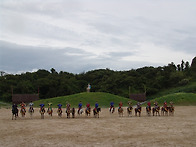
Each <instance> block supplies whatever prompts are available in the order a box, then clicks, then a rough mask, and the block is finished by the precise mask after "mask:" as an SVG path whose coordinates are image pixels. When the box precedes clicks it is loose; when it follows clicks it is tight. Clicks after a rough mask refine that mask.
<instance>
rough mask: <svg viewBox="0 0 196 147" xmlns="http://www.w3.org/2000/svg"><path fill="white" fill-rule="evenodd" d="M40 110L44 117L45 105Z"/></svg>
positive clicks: (42, 117)
mask: <svg viewBox="0 0 196 147" xmlns="http://www.w3.org/2000/svg"><path fill="white" fill-rule="evenodd" d="M39 112H40V114H41V119H44V113H45V108H44V107H42V108H40V110H39Z"/></svg>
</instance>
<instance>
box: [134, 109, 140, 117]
mask: <svg viewBox="0 0 196 147" xmlns="http://www.w3.org/2000/svg"><path fill="white" fill-rule="evenodd" d="M141 111H142V107H139V108H135V116H137V113H139V117H140V116H141Z"/></svg>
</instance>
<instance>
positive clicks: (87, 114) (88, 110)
mask: <svg viewBox="0 0 196 147" xmlns="http://www.w3.org/2000/svg"><path fill="white" fill-rule="evenodd" d="M85 113H86V116H90V114H91V108H90V107H89V108H86V110H85Z"/></svg>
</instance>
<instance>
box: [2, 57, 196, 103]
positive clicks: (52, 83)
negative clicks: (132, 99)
mask: <svg viewBox="0 0 196 147" xmlns="http://www.w3.org/2000/svg"><path fill="white" fill-rule="evenodd" d="M195 79H196V57H195V58H194V59H193V60H192V63H191V65H190V64H189V62H188V61H186V62H184V61H183V60H182V62H181V64H178V65H175V64H174V63H173V62H171V63H169V64H168V65H167V66H162V67H161V66H159V67H152V66H148V67H143V68H138V69H131V70H128V71H114V70H110V69H108V68H106V69H98V70H92V71H88V72H83V73H80V74H73V73H68V72H64V71H60V72H59V73H58V72H57V71H56V70H55V69H54V68H52V69H51V70H50V71H47V70H44V69H39V70H38V71H37V72H32V73H31V72H26V73H22V74H19V75H12V74H7V75H6V74H5V72H1V76H0V100H1V101H7V102H11V98H12V93H14V94H27V93H28V94H33V93H38V92H39V97H40V99H46V98H52V97H57V96H65V95H71V94H75V93H80V92H84V91H86V88H87V84H88V83H90V84H91V91H92V92H108V93H111V94H115V95H119V96H123V97H127V98H128V97H129V94H130V93H144V92H146V95H147V96H152V95H154V94H156V93H158V92H159V91H160V90H164V89H168V88H172V87H176V86H183V85H186V84H188V83H189V82H191V81H193V80H195Z"/></svg>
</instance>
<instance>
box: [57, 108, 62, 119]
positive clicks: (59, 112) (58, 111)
mask: <svg viewBox="0 0 196 147" xmlns="http://www.w3.org/2000/svg"><path fill="white" fill-rule="evenodd" d="M57 113H58V116H59V117H62V113H63V111H62V109H61V108H58V110H57Z"/></svg>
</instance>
